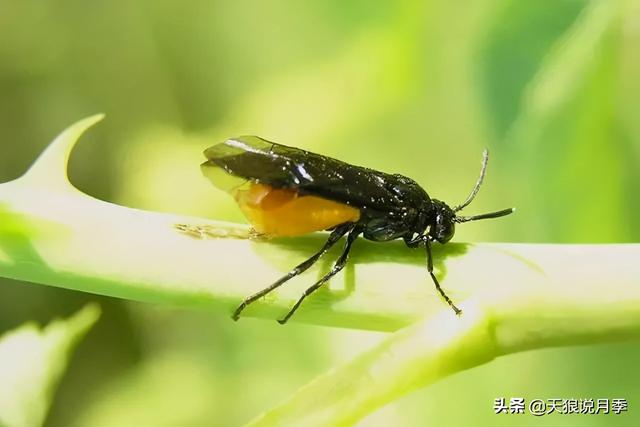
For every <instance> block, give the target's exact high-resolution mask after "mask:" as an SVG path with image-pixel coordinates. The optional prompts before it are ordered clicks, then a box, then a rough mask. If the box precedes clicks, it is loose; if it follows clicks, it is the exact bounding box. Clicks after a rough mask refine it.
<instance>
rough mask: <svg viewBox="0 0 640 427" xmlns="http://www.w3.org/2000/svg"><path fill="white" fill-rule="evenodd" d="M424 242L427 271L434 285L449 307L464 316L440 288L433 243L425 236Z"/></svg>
mask: <svg viewBox="0 0 640 427" xmlns="http://www.w3.org/2000/svg"><path fill="white" fill-rule="evenodd" d="M423 240H424V245H425V248H426V250H427V270H428V271H429V274H430V275H431V279H432V280H433V283H434V285H436V289H437V290H438V292H440V295H442V298H444V300H445V301H446V302H447V304H449V306H450V307H451V308H452V309H453V311H454V312H455V313H456V314H458V315H459V314H462V310H460V309H459V308H458V307H456V305H455V304H454V303H453V301H451V298H449V295H447V294H446V293H445V291H444V290H443V289H442V288H441V287H440V282H438V279H437V278H436V275H435V274H433V257H432V256H431V241H430V240H429V237H428V236H424V238H423Z"/></svg>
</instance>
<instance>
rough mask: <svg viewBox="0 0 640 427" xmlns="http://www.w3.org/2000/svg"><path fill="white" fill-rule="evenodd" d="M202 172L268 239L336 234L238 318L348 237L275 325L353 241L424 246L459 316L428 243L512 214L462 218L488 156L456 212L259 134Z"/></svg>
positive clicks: (220, 148)
mask: <svg viewBox="0 0 640 427" xmlns="http://www.w3.org/2000/svg"><path fill="white" fill-rule="evenodd" d="M204 155H205V156H206V158H207V159H208V160H207V161H206V162H204V163H202V165H201V168H202V172H203V174H204V175H205V176H206V177H207V178H209V179H210V180H211V181H212V182H213V184H214V185H216V186H217V187H219V188H221V189H223V190H225V191H227V192H228V193H230V194H231V195H232V196H233V197H234V198H235V200H236V202H237V203H238V205H239V207H240V209H241V210H242V212H243V213H244V215H245V216H246V217H247V219H248V220H249V222H250V223H251V225H252V226H253V228H254V229H255V230H256V231H257V232H258V233H261V234H266V235H271V236H299V235H302V234H306V233H310V232H313V231H320V230H331V233H330V234H329V237H328V239H327V241H326V243H325V244H324V246H323V247H322V248H321V249H320V250H319V251H318V252H317V253H316V254H314V255H313V256H311V257H310V258H309V259H307V260H306V261H304V262H302V263H301V264H299V265H298V266H296V267H295V268H294V269H293V270H291V271H290V272H289V273H287V274H286V275H284V276H283V277H281V278H280V279H278V280H277V281H276V282H275V283H273V284H271V285H270V286H268V287H266V288H264V289H262V290H260V291H258V292H256V293H255V294H253V295H250V296H248V297H247V298H245V299H244V300H243V301H242V303H241V304H240V305H239V306H238V308H237V309H236V310H235V311H234V313H233V319H234V320H238V318H239V317H240V313H242V311H243V310H244V309H245V308H246V307H247V306H248V305H249V304H251V303H253V302H254V301H256V300H258V299H259V298H261V297H263V296H265V295H266V294H268V293H269V292H271V291H273V290H274V289H276V288H278V287H279V286H281V285H282V284H284V283H285V282H287V281H288V280H289V279H291V278H293V277H295V276H297V275H299V274H301V273H303V272H304V271H306V270H307V269H308V268H309V267H311V266H312V265H313V264H314V263H315V262H316V261H318V259H319V258H320V257H321V256H323V255H324V254H325V253H326V252H327V251H328V250H329V248H331V247H332V246H333V245H335V244H336V243H337V242H338V241H339V240H341V239H342V238H343V237H345V236H346V241H345V244H344V249H343V250H342V253H341V255H340V256H339V257H338V259H337V260H336V262H335V264H334V265H333V268H331V270H330V271H329V272H328V273H327V274H326V275H325V276H324V277H322V278H321V279H320V280H318V281H317V282H316V283H314V284H313V285H312V286H310V287H309V288H308V289H307V290H306V291H305V292H304V293H303V294H302V296H300V298H299V299H298V301H297V302H296V303H295V304H294V305H293V307H292V308H291V309H290V310H289V312H288V313H287V314H286V315H285V316H284V317H283V318H282V319H280V320H278V322H280V323H281V324H283V323H286V322H287V320H289V318H291V316H292V315H293V314H294V313H295V312H296V310H297V309H298V307H300V304H302V301H304V299H305V298H306V297H308V296H309V295H311V294H312V293H313V292H314V291H316V290H318V289H319V288H320V287H321V286H322V285H323V284H324V283H326V282H327V281H328V280H329V279H330V278H331V277H333V276H334V275H335V274H337V273H338V272H339V271H340V270H342V268H343V267H344V266H345V264H346V263H347V258H348V256H349V251H350V250H351V246H352V245H353V242H354V241H355V240H356V239H357V238H358V236H360V235H362V236H363V237H364V238H365V239H368V240H372V241H375V242H387V241H391V240H395V239H403V240H404V242H405V244H406V245H407V246H408V247H410V248H415V247H419V246H423V247H424V248H425V251H426V258H427V259H426V261H427V271H428V272H429V274H430V276H431V279H432V280H433V283H434V284H435V287H436V289H437V290H438V292H439V293H440V295H442V298H444V300H445V301H446V302H447V304H449V306H450V307H451V308H452V309H453V311H454V312H455V313H456V314H460V313H461V310H460V309H459V308H458V307H456V305H455V304H454V303H453V301H452V300H451V298H449V296H448V295H447V294H446V293H445V292H444V290H443V289H442V288H441V287H440V283H439V282H438V279H437V278H436V276H435V274H434V273H433V259H432V255H431V244H432V242H434V241H437V242H439V243H441V244H444V243H447V242H448V241H449V240H451V238H452V237H453V235H454V232H455V225H456V224H457V223H462V222H467V221H476V220H480V219H487V218H498V217H501V216H505V215H509V214H510V213H512V212H513V211H514V209H513V208H509V209H503V210H500V211H496V212H490V213H485V214H481V215H473V216H461V215H458V212H460V211H461V210H462V209H464V208H465V207H467V206H468V205H469V204H470V203H471V202H472V201H473V199H474V197H475V196H476V194H477V193H478V190H479V189H480V186H481V185H482V181H483V179H484V176H485V172H486V169H487V162H488V159H489V154H488V151H487V150H485V151H484V153H483V159H482V169H481V171H480V176H479V178H478V180H477V182H476V184H475V186H474V187H473V190H472V191H471V193H470V194H469V196H468V197H467V199H466V200H465V201H464V202H463V203H461V204H460V205H457V206H455V207H453V208H451V207H449V206H448V205H447V204H446V203H444V202H441V201H440V200H436V199H432V198H431V197H429V195H428V194H427V192H426V191H425V190H424V189H423V188H422V187H420V185H418V183H416V182H415V181H414V180H412V179H411V178H407V177H406V176H403V175H400V174H387V173H384V172H379V171H377V170H373V169H369V168H365V167H360V166H354V165H351V164H348V163H345V162H342V161H340V160H336V159H332V158H330V157H326V156H322V155H319V154H315V153H311V152H308V151H305V150H301V149H299V148H294V147H288V146H286V145H281V144H276V143H275V142H270V141H267V140H264V139H262V138H260V137H257V136H241V137H238V138H233V139H229V140H227V141H225V142H223V143H221V144H217V145H214V146H212V147H210V148H208V149H206V150H205V151H204Z"/></svg>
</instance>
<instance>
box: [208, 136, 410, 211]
mask: <svg viewBox="0 0 640 427" xmlns="http://www.w3.org/2000/svg"><path fill="white" fill-rule="evenodd" d="M204 154H205V156H206V157H207V159H208V161H206V162H205V163H203V164H202V169H203V173H204V174H205V175H206V176H207V177H208V178H209V179H211V181H212V182H213V183H214V185H216V186H218V187H219V188H222V189H223V190H226V191H229V190H233V188H236V187H234V185H241V184H242V182H243V181H242V179H244V180H250V181H253V182H259V183H262V184H266V185H269V186H271V187H274V188H283V189H284V188H295V189H298V190H299V191H300V192H301V193H304V194H309V195H315V196H319V197H324V198H326V199H329V200H334V201H337V202H341V203H345V204H348V205H352V206H355V207H360V208H363V207H367V208H373V209H378V210H382V211H388V210H393V209H395V208H401V207H402V200H400V198H399V197H398V194H397V193H394V192H393V191H392V190H391V187H392V186H393V183H394V182H396V181H397V178H396V177H395V176H394V175H389V174H386V173H383V172H378V171H375V170H373V169H368V168H363V167H360V166H354V165H350V164H348V163H345V162H342V161H340V160H336V159H332V158H330V157H326V156H321V155H319V154H315V153H311V152H308V151H305V150H301V149H299V148H294V147H288V146H286V145H281V144H277V143H274V142H270V141H266V140H264V139H262V138H259V137H257V136H242V137H238V138H234V139H229V140H227V141H225V142H224V143H222V144H217V145H214V146H212V147H210V148H208V149H207V150H205V152H204ZM214 169H219V171H224V172H226V175H230V176H231V177H232V178H229V177H225V176H224V175H225V174H219V173H217V172H214V171H213V170H214Z"/></svg>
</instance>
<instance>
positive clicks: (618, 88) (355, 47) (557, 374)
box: [0, 0, 640, 427]
mask: <svg viewBox="0 0 640 427" xmlns="http://www.w3.org/2000/svg"><path fill="white" fill-rule="evenodd" d="M638 46H640V3H639V2H638V1H636V0H628V1H623V0H590V1H587V0H553V1H552V0H547V1H521V0H469V1H465V2H455V1H447V0H423V1H409V0H403V1H395V2H390V1H373V0H366V1H365V0H347V1H344V0H324V1H307V2H293V1H285V0H274V1H269V2H263V1H257V0H239V1H233V2H231V1H204V0H194V1H189V2H172V1H168V0H142V1H137V2H130V1H124V0H111V1H109V2H86V1H72V0H63V1H57V2H44V1H39V0H20V1H9V0H0V181H6V180H9V179H12V178H15V177H17V176H19V175H20V174H21V173H22V172H23V171H24V170H25V169H26V168H27V167H28V165H29V164H30V163H31V162H32V161H33V159H34V158H35V157H36V156H37V155H38V154H39V153H40V152H41V151H42V150H43V148H44V147H45V146H46V145H47V143H48V142H49V141H50V140H51V139H52V138H53V137H54V136H55V135H56V134H57V133H58V132H59V131H61V130H62V129H63V128H65V127H66V126H67V125H69V124H71V123H72V122H74V121H76V120H78V119H80V118H82V117H86V116H88V115H91V114H94V113H97V112H105V113H106V114H107V119H106V121H104V122H103V123H101V124H100V125H99V126H98V127H96V128H94V129H93V130H91V131H90V133H89V134H87V135H86V136H85V137H84V142H82V143H81V144H80V145H79V146H78V148H77V150H76V151H75V152H74V154H73V157H72V160H71V164H70V175H71V179H72V181H73V182H74V183H75V184H76V185H77V186H78V187H79V188H81V189H82V190H83V191H86V192H87V193H89V194H91V195H94V196H96V197H98V198H102V199H106V200H109V201H113V202H116V203H120V204H124V205H129V206H134V207H138V208H143V209H152V210H159V211H166V212H177V213H184V214H191V215H198V216H206V217H211V218H216V219H223V220H231V221H239V222H241V221H242V217H241V215H240V212H239V211H238V209H237V208H236V207H235V206H234V204H233V201H232V200H230V198H228V197H227V196H226V195H225V194H224V193H221V192H218V191H216V190H215V189H214V188H213V187H211V186H210V185H209V184H208V182H207V181H206V180H204V179H203V178H202V177H201V176H200V173H199V168H198V164H199V163H200V162H201V161H202V159H203V157H202V154H201V152H202V150H203V149H204V148H206V147H207V146H209V145H212V144H214V143H217V142H220V141H223V140H224V139H226V138H228V137H231V136H236V135H240V134H257V135H261V136H263V137H265V138H268V139H272V140H275V141H279V142H281V143H284V144H288V145H295V146H298V147H302V148H306V149H310V150H313V151H317V152H320V153H323V154H327V155H331V156H334V157H338V158H340V159H343V160H346V161H349V162H351V163H356V164H362V165H367V166H370V167H373V168H377V169H381V170H384V171H388V172H400V173H403V174H405V175H408V176H411V177H413V178H415V179H416V180H417V181H418V182H420V183H422V184H423V185H424V187H425V188H426V189H427V191H428V192H429V193H430V194H431V195H432V196H435V197H437V198H441V199H443V200H446V201H451V203H456V202H459V201H461V200H463V199H464V197H465V196H466V194H467V193H468V191H469V190H470V188H471V186H472V185H473V183H474V181H475V179H476V176H477V173H478V168H479V165H480V156H481V151H482V149H483V148H484V147H488V148H489V149H490V150H491V153H492V158H491V161H490V165H489V170H488V177H487V180H486V182H485V186H484V188H483V189H482V191H481V193H480V195H479V197H478V199H477V200H476V201H475V202H474V204H473V205H472V207H471V208H469V209H468V211H469V213H471V212H484V211H487V210H491V209H498V208H503V207H508V206H517V207H518V212H517V214H516V215H514V216H512V217H510V218H509V219H508V220H507V219H504V220H499V221H487V222H478V223H471V224H465V226H464V227H459V229H458V233H457V235H456V239H457V240H458V241H512V242H575V243H585V242H601V243H606V242H634V241H635V242H637V241H638V239H639V238H640V216H638V214H637V212H640V197H639V190H640V185H639V179H640V168H639V166H640V119H639V116H638V112H639V111H640V49H638ZM96 244H99V242H96ZM212 256H223V254H212ZM496 274H499V272H496ZM613 275H615V271H612V276H613ZM89 300H91V301H95V300H98V301H99V302H100V303H101V305H102V306H103V309H104V315H103V317H102V319H101V321H100V322H99V324H98V325H97V326H96V328H95V329H94V330H93V331H92V332H91V333H90V334H89V336H88V337H87V339H86V340H85V341H83V343H82V344H81V345H80V347H79V349H78V351H77V353H76V355H75V356H74V358H73V360H72V363H71V365H70V368H69V371H68V373H67V375H66V376H65V378H64V380H63V382H62V384H61V386H60V389H59V391H58V393H57V395H56V398H55V401H54V404H53V407H52V409H51V412H50V415H49V418H48V421H47V426H50V427H54V426H120V427H122V426H125V427H126V426H140V425H153V426H160V427H162V426H178V425H179V426H209V425H220V426H234V425H239V424H241V423H243V422H246V421H248V420H249V419H251V418H253V417H254V416H256V415H257V414H259V413H260V412H262V411H263V410H266V409H267V408H269V407H271V406H273V405H274V404H276V403H278V402H280V401H282V400H283V399H284V398H285V397H287V396H288V395H290V394H291V393H293V392H294V391H295V390H296V389H297V388H299V387H300V386H302V385H303V384H305V383H307V382H308V381H310V380H311V379H312V378H314V377H315V376H317V375H318V374H320V373H322V372H324V371H326V370H327V369H328V368H329V367H331V366H333V365H335V364H337V363H340V362H341V361H345V360H348V359H349V358H350V357H352V356H353V355H355V354H358V353H360V352H361V351H363V350H364V349H366V348H368V347H370V346H371V345H373V344H375V343H376V342H378V341H379V340H380V339H381V338H383V336H384V335H382V334H377V333H371V332H359V331H348V330H340V329H332V328H324V327H315V326H305V325H298V324H296V323H291V324H289V325H287V326H286V327H279V326H278V325H276V324H275V322H274V323H272V322H265V321H258V320H252V319H243V321H241V322H238V323H233V322H231V321H230V320H229V318H228V317H227V314H225V313H205V312H192V311H186V310H180V309H177V308H172V307H162V306H151V305H143V304H135V303H129V302H123V301H119V300H114V299H108V298H101V297H96V296H91V295H85V294H80V293H75V292H71V291H65V290H60V289H54V288H48V287H44V286H39V285H33V284H29V283H20V282H15V281H10V280H4V279H0V331H6V330H8V329H11V328H13V327H15V326H17V325H19V324H21V323H23V322H24V321H26V320H31V319H35V320H39V321H41V322H46V321H49V320H50V319H51V318H53V317H55V316H61V315H68V314H70V313H71V312H73V311H75V310H76V309H78V308H79V307H80V306H82V305H83V304H84V303H85V302H86V301H89ZM638 355H640V345H638V344H637V343H626V344H613V345H594V346H586V347H579V348H566V349H549V350H544V351H535V352H529V353H523V354H518V355H512V356H508V357H504V358H501V359H499V360H496V361H495V362H493V363H491V364H489V365H487V366H483V367H480V368H477V369H474V370H472V371H470V372H465V373H462V374H458V375H456V376H454V377H452V378H449V379H447V380H445V381H442V382H441V383H439V384H437V385H435V386H434V387H431V388H428V389H425V390H422V391H419V392H416V393H414V394H412V395H410V396H407V397H405V398H403V399H401V400H398V401H397V402H395V403H393V404H392V405H389V406H387V407H385V408H384V409H382V410H380V411H378V412H376V413H375V414H373V415H371V416H369V417H368V418H367V419H366V420H364V421H363V422H362V423H361V425H365V426H369V425H370V426H378V425H402V426H423V425H451V426H466V425H495V426H500V425H504V426H507V425H518V426H520V425H522V426H526V425H536V426H537V425H563V426H572V425H576V426H578V425H580V426H587V425H589V426H610V425H630V426H631V425H633V426H636V425H640V411H639V408H640V398H639V396H640V385H639V384H640V371H638V369H636V368H637V360H638ZM497 397H507V398H509V397H525V398H543V399H547V398H556V397H557V398H603V397H604V398H626V399H628V400H629V405H630V407H629V413H627V414H624V415H620V416H614V415H608V416H605V415H598V416H595V415H572V416H568V415H567V416H561V415H555V416H548V417H543V418H534V417H532V416H528V415H500V416H497V415H494V414H493V400H494V399H495V398H497Z"/></svg>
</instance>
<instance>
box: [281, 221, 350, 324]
mask: <svg viewBox="0 0 640 427" xmlns="http://www.w3.org/2000/svg"><path fill="white" fill-rule="evenodd" d="M360 233H361V230H360V229H353V230H351V232H350V233H349V235H348V236H347V241H346V243H345V245H344V249H343V250H342V254H341V255H340V257H339V258H338V259H337V261H336V263H335V264H334V265H333V267H332V268H331V271H329V272H328V273H327V274H326V275H324V276H323V277H322V279H320V280H318V281H317V282H316V283H314V284H313V286H311V287H309V288H308V289H307V290H306V291H304V293H303V294H302V296H301V297H300V298H299V299H298V301H297V302H296V303H295V304H294V305H293V307H291V310H289V312H288V313H287V315H286V316H284V317H283V318H282V319H280V320H278V323H280V324H281V325H284V324H285V323H287V320H289V318H290V317H291V316H293V313H295V312H296V310H297V309H298V307H300V304H302V301H304V299H305V298H306V297H308V296H309V295H311V294H312V293H313V292H315V291H317V290H318V289H319V288H320V286H322V285H323V284H325V283H326V282H327V280H329V279H330V278H332V277H333V276H335V275H336V274H338V272H340V270H342V269H343V268H344V266H345V265H346V264H347V259H348V257H349V251H350V250H351V245H352V244H353V242H354V241H355V240H356V239H357V238H358V235H359V234H360Z"/></svg>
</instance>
